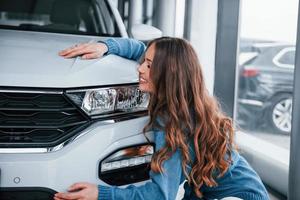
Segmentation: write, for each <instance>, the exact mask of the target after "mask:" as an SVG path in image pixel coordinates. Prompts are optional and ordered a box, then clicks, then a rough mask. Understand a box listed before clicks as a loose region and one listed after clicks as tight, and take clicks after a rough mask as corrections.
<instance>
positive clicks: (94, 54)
mask: <svg viewBox="0 0 300 200" xmlns="http://www.w3.org/2000/svg"><path fill="white" fill-rule="evenodd" d="M107 51H108V47H107V46H106V44H104V43H101V42H99V43H82V44H77V45H75V46H72V47H70V48H67V49H65V50H62V51H60V52H59V55H60V56H63V57H64V58H73V57H75V56H80V55H81V56H82V57H81V58H83V59H94V58H100V57H101V56H103V54H105V53H106V52H107Z"/></svg>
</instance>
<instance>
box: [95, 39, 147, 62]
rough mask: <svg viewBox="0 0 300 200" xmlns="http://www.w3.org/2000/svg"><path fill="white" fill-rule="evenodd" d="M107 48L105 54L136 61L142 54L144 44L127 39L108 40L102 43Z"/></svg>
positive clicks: (144, 47)
mask: <svg viewBox="0 0 300 200" xmlns="http://www.w3.org/2000/svg"><path fill="white" fill-rule="evenodd" d="M101 42H103V43H105V44H106V45H107V47H108V51H107V54H115V55H118V56H122V57H125V58H128V59H132V60H138V59H139V58H140V57H141V56H142V55H143V53H144V51H145V49H146V46H145V44H144V43H142V42H140V41H138V40H135V39H128V38H110V39H107V40H104V41H101Z"/></svg>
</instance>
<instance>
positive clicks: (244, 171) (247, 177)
mask: <svg viewBox="0 0 300 200" xmlns="http://www.w3.org/2000/svg"><path fill="white" fill-rule="evenodd" d="M104 43H105V44H106V45H107V46H108V54H116V55H119V56H122V57H125V58H129V59H133V60H137V59H139V58H140V57H141V55H142V54H143V53H144V51H145V45H144V44H143V43H141V42H139V41H136V40H133V39H121V38H118V39H108V40H106V41H104ZM154 142H155V145H156V150H159V149H161V148H162V147H164V145H165V133H164V132H163V131H160V130H154ZM190 155H191V157H192V158H194V157H195V152H194V149H193V147H192V146H191V148H190ZM232 161H233V162H232V164H231V166H230V168H229V169H228V171H227V172H226V173H225V174H224V176H222V177H220V178H218V179H216V181H217V183H218V186H215V187H208V186H206V185H204V186H202V187H201V188H200V190H201V192H202V193H203V195H204V197H203V199H221V198H224V197H229V196H231V197H238V198H241V199H245V200H256V199H257V200H267V199H269V197H268V193H267V191H266V189H265V187H264V185H263V183H262V181H261V180H260V178H259V176H258V175H257V174H256V172H255V171H254V170H253V169H252V168H251V167H250V165H249V164H248V163H247V161H246V160H245V159H244V158H243V157H242V156H241V155H239V153H238V152H237V151H232ZM181 162H182V157H181V153H180V151H179V150H177V151H176V152H175V153H174V154H173V155H172V156H171V157H170V159H168V160H166V161H165V162H164V163H163V169H164V172H163V173H154V172H153V171H150V181H149V182H147V183H146V184H145V185H142V186H135V185H130V186H128V187H126V188H119V187H114V186H113V187H111V186H103V185H99V186H98V189H99V193H98V195H99V196H98V199H99V200H147V199H149V200H153V199H159V200H173V199H175V198H176V195H177V192H178V188H179V185H180V184H182V183H183V182H184V181H185V176H184V174H183V170H182V167H181ZM190 169H191V167H190V166H189V167H188V171H189V170H190ZM184 189H185V194H184V197H183V199H184V200H196V199H197V200H199V198H198V197H196V195H195V194H194V192H193V188H192V187H190V186H189V185H188V184H187V183H185V185H184Z"/></svg>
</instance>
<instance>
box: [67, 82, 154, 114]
mask: <svg viewBox="0 0 300 200" xmlns="http://www.w3.org/2000/svg"><path fill="white" fill-rule="evenodd" d="M67 96H68V97H69V98H70V99H71V100H72V101H73V102H74V103H75V104H76V105H78V106H79V107H80V108H81V109H82V110H83V111H84V112H85V113H86V114H88V115H90V116H95V115H102V114H118V113H124V112H125V113H130V112H137V111H144V110H147V106H148V102H149V94H147V93H145V92H142V91H140V90H139V89H138V86H137V85H130V86H120V87H108V88H97V89H87V90H73V91H67Z"/></svg>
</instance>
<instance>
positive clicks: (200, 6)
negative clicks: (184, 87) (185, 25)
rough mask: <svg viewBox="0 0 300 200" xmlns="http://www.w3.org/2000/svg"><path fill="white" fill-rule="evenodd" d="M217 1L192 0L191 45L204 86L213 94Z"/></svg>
mask: <svg viewBox="0 0 300 200" xmlns="http://www.w3.org/2000/svg"><path fill="white" fill-rule="evenodd" d="M217 16H218V0H192V17H191V43H192V45H193V46H194V48H195V49H196V51H197V54H198V56H199V59H200V63H201V65H202V67H203V71H204V76H205V81H206V86H207V88H208V89H209V91H210V93H211V94H213V87H214V74H215V49H216V48H215V47H216V35H217Z"/></svg>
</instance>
